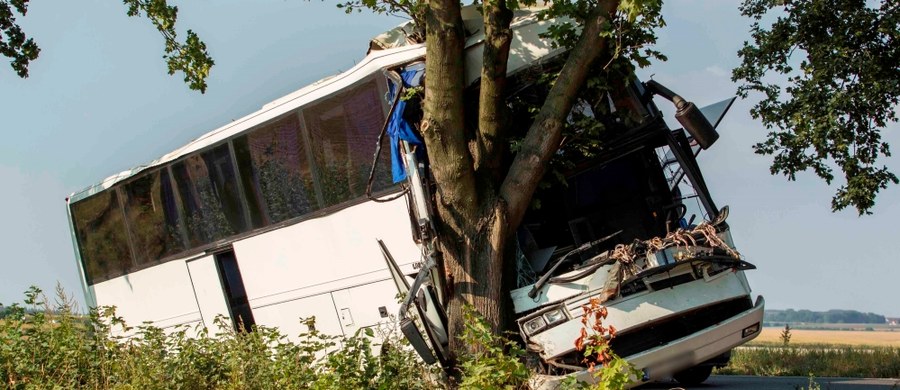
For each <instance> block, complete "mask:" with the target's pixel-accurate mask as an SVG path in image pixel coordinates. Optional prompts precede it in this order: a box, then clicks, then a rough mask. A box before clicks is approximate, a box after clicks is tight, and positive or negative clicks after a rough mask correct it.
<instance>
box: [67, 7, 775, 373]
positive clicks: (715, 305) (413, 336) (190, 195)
mask: <svg viewBox="0 0 900 390" xmlns="http://www.w3.org/2000/svg"><path fill="white" fill-rule="evenodd" d="M463 16H464V21H465V23H466V26H467V30H469V31H472V32H474V34H473V35H472V36H470V37H469V38H468V43H467V51H466V54H465V55H466V61H467V82H468V83H470V84H474V83H475V82H476V81H477V78H478V77H479V69H480V62H481V50H480V47H481V40H482V38H483V35H482V34H481V33H480V31H483V29H481V28H480V26H479V23H480V15H479V13H478V12H477V10H475V9H474V7H466V8H465V9H464V15H463ZM551 24H552V22H548V21H539V20H538V19H537V18H536V17H535V12H534V10H528V9H526V10H519V11H516V18H515V20H514V21H513V24H512V27H513V30H514V34H515V38H514V39H513V46H512V49H511V51H510V52H511V55H510V62H509V67H508V68H509V72H510V75H511V77H512V78H513V79H514V80H520V81H521V80H522V79H524V77H520V75H525V74H528V73H529V72H527V71H528V70H532V69H535V67H536V66H553V65H552V63H553V60H554V58H557V55H558V54H560V53H562V50H561V49H558V48H554V46H553V45H552V44H551V43H550V42H549V41H547V40H546V39H543V38H541V37H540V36H539V35H540V34H541V33H542V32H545V31H547V28H548V27H549V26H550V25H551ZM402 31H403V27H402V26H401V27H399V28H397V29H394V30H391V31H389V32H387V33H385V34H383V35H381V36H379V37H378V38H376V40H375V41H373V43H372V45H371V48H372V50H371V52H370V53H369V55H368V56H367V57H366V58H365V59H363V60H362V61H360V62H359V64H357V65H356V66H355V67H354V68H352V69H350V70H348V71H346V72H344V73H341V74H339V75H336V76H333V77H330V78H327V79H324V80H321V81H319V82H316V83H314V84H312V85H310V86H308V87H305V88H303V89H300V90H298V91H296V92H294V93H291V94H289V95H287V96H285V97H283V98H281V99H278V100H276V101H274V102H271V103H269V104H266V105H265V106H264V107H263V108H262V109H261V110H259V111H257V112H254V113H252V114H249V115H247V116H245V117H243V118H241V119H238V120H235V121H233V122H231V123H229V124H227V125H225V126H223V127H221V128H218V129H216V130H213V131H211V132H208V133H206V134H204V135H202V136H200V137H198V138H197V139H195V140H194V141H192V142H190V143H188V144H187V145H185V146H183V147H181V148H179V149H177V150H175V151H173V152H171V153H169V154H166V155H164V156H162V157H160V158H158V159H156V160H154V161H152V162H150V163H148V164H145V165H142V166H139V167H136V168H133V169H130V170H127V171H124V172H122V173H119V174H117V175H114V176H111V177H109V178H107V179H105V180H103V181H102V182H100V183H98V184H96V185H93V186H91V187H88V188H86V189H84V190H82V191H79V192H76V193H73V194H71V195H70V196H69V197H68V198H67V202H68V211H69V213H68V214H69V221H70V226H71V232H72V237H73V242H74V246H75V254H76V259H77V261H78V269H79V270H80V273H81V277H82V282H83V286H84V290H85V296H86V300H87V302H88V304H89V305H90V306H115V307H116V308H117V314H118V315H120V316H121V317H123V319H124V320H125V321H126V322H127V323H129V324H141V323H145V322H149V323H151V324H153V325H154V326H157V327H159V328H162V329H164V330H166V329H172V328H174V327H177V326H181V325H188V326H205V327H207V328H211V327H213V319H214V318H215V317H216V316H219V315H222V316H225V317H227V318H229V319H230V320H231V321H232V325H233V326H234V327H235V329H251V328H252V326H253V325H264V326H268V327H277V328H279V329H280V330H281V331H282V333H284V334H286V335H288V336H296V335H298V334H299V333H300V332H301V331H302V328H301V326H302V325H301V323H300V321H299V319H300V318H301V317H310V316H315V317H316V327H317V329H318V330H319V331H322V332H323V333H326V334H331V335H352V334H354V333H355V332H356V331H358V330H359V329H361V328H364V327H369V326H374V325H376V324H379V323H383V322H385V321H388V319H389V317H391V316H392V315H395V314H398V313H399V315H400V322H401V326H402V328H403V331H404V334H405V335H407V337H408V338H410V341H411V342H412V343H413V346H414V347H416V349H417V351H418V352H419V353H420V355H422V357H423V359H424V360H425V361H427V362H431V361H440V360H443V355H444V352H443V350H444V347H445V345H446V342H447V338H446V334H445V331H444V330H443V329H444V324H443V321H445V316H443V315H442V312H441V304H442V303H443V302H444V297H443V289H444V286H441V285H440V279H441V278H440V277H438V276H437V275H435V274H436V273H435V272H432V271H434V269H435V267H434V261H433V258H432V257H431V256H432V255H433V253H432V250H433V246H432V245H431V242H429V241H427V240H423V239H422V236H421V235H420V234H419V232H421V228H422V227H423V226H426V225H427V223H428V220H429V218H430V215H429V211H428V210H429V204H428V203H429V202H430V199H431V198H430V197H429V196H428V188H429V187H430V185H429V179H428V167H427V166H426V165H425V163H424V161H426V160H425V159H421V157H422V153H423V147H421V146H415V143H416V142H415V140H414V139H415V130H414V123H412V124H411V123H410V121H412V119H410V116H411V115H414V114H412V112H414V111H415V109H416V107H415V102H401V101H399V100H398V99H397V98H396V97H397V96H399V93H398V90H399V89H400V88H404V87H409V86H415V85H418V84H419V83H420V81H421V76H422V73H423V72H424V70H423V67H422V61H423V58H424V54H425V53H424V52H425V49H424V46H423V45H420V44H410V43H408V42H405V40H404V39H403V36H404V35H403V33H402ZM531 73H533V72H531ZM520 84H521V85H520V86H521V87H522V88H521V89H519V92H518V93H523V91H526V92H527V91H530V90H529V88H530V87H529V86H528V85H525V83H521V82H520ZM532 92H534V91H532ZM653 94H657V95H661V96H664V97H666V98H669V99H673V98H675V100H676V101H680V100H679V99H680V98H678V97H675V96H674V94H673V93H671V91H668V90H666V89H665V88H664V87H661V86H659V85H658V84H655V83H653V82H648V83H646V84H645V83H640V82H634V83H629V84H624V85H622V86H620V88H619V89H618V91H617V92H615V93H610V94H609V95H607V96H604V97H603V98H602V99H600V100H601V101H597V102H583V103H584V104H582V109H585V110H590V111H591V112H592V114H593V115H598V116H599V115H601V114H603V115H609V118H610V122H609V123H608V126H610V127H612V128H616V129H619V130H621V134H620V136H618V137H617V138H616V139H615V142H613V143H612V144H611V145H615V147H612V148H610V149H608V150H607V152H606V153H602V154H601V155H598V156H594V157H592V158H590V159H583V160H582V161H580V162H579V163H578V164H576V166H575V167H574V168H572V169H571V170H570V171H568V172H567V173H565V176H566V180H567V182H568V183H569V184H568V185H553V186H551V187H550V188H547V189H544V190H542V191H540V192H539V193H538V194H536V196H537V197H539V198H540V199H541V200H542V204H543V205H544V206H543V207H541V208H540V209H535V210H532V211H530V212H529V213H528V214H527V215H526V217H525V220H524V222H523V224H522V226H520V227H519V228H518V231H517V238H518V239H517V242H518V244H519V247H520V252H521V260H522V261H521V262H520V263H521V266H520V268H519V269H518V270H517V271H518V273H519V275H520V278H519V279H520V287H521V288H519V289H517V290H514V291H511V294H512V298H513V302H514V306H515V309H516V312H517V313H518V315H520V320H519V323H520V327H521V331H522V336H523V338H524V339H525V340H526V341H527V343H528V344H529V346H530V348H531V350H532V352H534V353H536V354H538V355H539V356H540V357H541V359H542V360H543V361H544V363H545V364H547V365H548V368H549V369H550V371H552V372H554V373H559V374H567V373H571V372H574V373H576V374H577V373H578V372H580V370H579V366H578V362H576V361H574V360H573V359H572V358H571V355H572V347H573V343H572V342H573V341H574V339H575V338H576V337H577V334H578V332H577V331H573V329H570V328H572V327H573V326H575V323H576V322H578V321H577V317H578V307H579V305H580V304H581V303H582V301H584V300H586V299H588V298H589V297H591V296H594V295H596V294H597V292H598V291H599V290H600V289H602V288H603V287H607V288H608V287H609V285H610V283H611V282H609V281H608V280H611V279H610V278H609V276H605V275H606V274H608V273H609V272H610V269H611V267H613V266H615V261H610V260H609V259H610V257H609V249H611V248H612V247H613V246H614V245H615V244H620V243H630V242H633V241H635V240H639V241H640V240H649V239H651V238H653V237H657V236H664V235H665V234H666V233H667V232H669V231H671V230H673V229H676V228H678V227H683V228H690V227H693V226H695V225H697V224H699V223H701V221H703V220H704V219H706V220H709V221H710V222H707V224H708V225H709V224H711V223H713V222H716V223H715V228H716V229H717V233H718V234H719V235H720V236H721V237H722V238H723V240H724V241H723V242H726V243H727V244H728V245H729V246H733V244H731V241H730V236H729V235H728V228H727V224H725V223H721V221H722V220H723V219H724V216H725V215H727V212H725V213H722V212H720V211H719V209H717V208H716V206H715V204H714V203H713V201H712V198H711V196H710V194H709V192H708V190H707V189H706V185H705V184H704V181H703V178H702V175H701V174H700V171H699V168H698V166H697V164H696V160H695V159H694V157H695V156H696V153H698V152H699V146H703V147H708V146H709V144H711V143H712V142H713V141H714V140H715V137H714V135H715V131H714V130H712V127H711V126H710V125H709V124H706V126H707V127H709V129H707V130H708V131H711V133H709V132H707V133H703V132H702V131H701V132H700V133H697V132H696V131H693V130H694V129H693V128H692V127H691V126H690V125H688V126H686V127H687V128H688V130H689V132H687V133H686V132H685V131H682V130H677V131H671V130H670V129H669V128H668V127H667V126H666V124H665V122H664V121H663V120H662V116H661V114H660V112H659V110H658V109H657V108H656V106H655V105H654V104H653V101H652V96H653ZM730 102H731V101H730V100H728V101H725V102H722V103H720V104H717V105H714V106H711V107H708V108H707V109H704V111H703V114H704V115H705V117H706V118H708V119H709V121H710V122H712V125H713V126H714V125H716V124H717V123H718V121H719V119H721V116H722V115H724V113H725V111H727V108H728V106H729V105H730ZM407 105H408V107H407ZM679 112H681V111H679ZM691 112H693V113H694V114H695V115H694V116H695V117H696V116H697V115H699V114H697V111H696V110H694V111H691ZM612 114H615V115H612ZM688 116H690V115H688ZM612 118H616V119H615V120H613V119H612ZM694 119H696V118H694ZM404 129H405V130H406V132H404ZM385 130H387V133H388V134H389V136H387V137H384V138H381V136H382V135H383V133H384V132H385ZM701 130H702V129H701ZM379 142H380V143H379ZM697 144H699V146H698V145H697ZM379 145H380V146H383V151H382V152H381V153H376V149H378V147H379ZM413 149H416V150H418V154H417V152H414V151H413ZM417 158H418V159H419V160H417ZM375 161H377V163H376V162H375ZM367 189H368V191H367ZM373 199H378V201H373ZM692 215H693V217H692ZM601 237H609V239H607V240H599V239H600V238H601ZM433 239H440V237H435V238H433ZM704 245H706V244H704V242H703V240H700V241H699V243H698V244H697V246H696V247H697V248H701V249H702V248H706V249H708V251H706V252H709V253H707V254H708V255H709V256H705V257H703V256H699V257H697V256H695V257H692V258H689V259H682V258H681V257H678V260H677V261H676V260H673V258H674V257H673V256H676V255H678V254H677V253H675V252H673V251H677V250H680V249H679V248H668V249H664V250H662V251H658V252H654V251H645V252H642V256H644V255H645V258H646V260H643V261H642V262H639V263H640V268H641V270H640V271H641V272H640V273H638V274H636V275H632V277H630V278H628V279H627V280H618V281H616V283H615V286H614V287H615V290H616V291H615V294H614V295H615V296H613V297H612V299H610V300H609V305H610V311H611V321H612V322H611V323H613V324H614V325H616V326H617V328H619V329H620V337H619V340H626V341H623V342H619V343H618V345H617V346H615V348H616V349H617V351H619V352H620V354H621V355H623V356H625V357H627V358H629V359H630V360H632V361H633V362H636V365H637V366H638V368H640V369H643V370H644V372H645V373H646V375H645V376H646V377H645V378H643V379H644V380H651V379H655V378H659V377H661V376H664V375H668V374H671V373H675V372H681V373H682V378H684V379H685V380H686V381H690V380H689V379H691V378H689V374H691V373H693V377H692V378H693V379H697V378H698V377H702V376H703V375H702V374H703V373H704V372H705V373H706V375H708V373H709V371H708V370H707V368H708V367H711V366H712V365H715V364H721V363H722V361H723V359H727V353H728V351H730V350H731V349H732V348H733V347H734V346H737V345H740V344H742V343H743V342H746V341H748V340H749V339H751V338H753V337H755V335H756V334H757V333H758V332H756V331H753V326H756V329H757V330H758V327H759V325H760V321H761V316H762V301H761V298H760V299H759V300H758V301H757V303H756V304H753V302H751V300H750V287H749V285H748V284H747V282H746V278H745V277H744V275H743V270H744V269H749V268H752V266H751V265H749V264H748V263H746V262H743V261H742V260H740V259H739V258H732V259H731V260H728V259H725V260H723V259H722V256H721V254H720V253H718V252H716V253H713V249H716V248H712V247H711V246H710V245H706V246H704ZM681 249H684V248H681ZM720 249H722V248H718V249H716V250H720ZM701 252H703V251H702V250H701ZM706 252H703V253H706ZM694 253H695V251H693V250H692V251H691V254H694ZM604 256H605V257H604ZM678 256H681V255H678ZM386 259H387V260H388V261H387V262H386V261H385V260H386ZM682 260H684V261H682ZM725 271H728V272H725ZM404 275H408V276H404ZM417 275H418V277H416V279H415V280H413V277H415V276H417ZM410 282H412V287H411V288H410V287H409V285H410ZM426 287H430V288H426ZM398 288H399V289H400V290H401V292H405V291H410V290H412V293H411V294H408V296H409V297H410V298H409V299H407V301H406V302H403V303H398V302H397V300H396V295H397V291H398ZM415 297H418V299H415ZM425 300H431V301H432V302H431V303H432V304H431V305H430V306H429V308H427V309H426V308H419V309H418V310H420V314H421V315H420V316H419V318H425V319H426V320H427V321H426V323H425V324H422V323H416V322H413V321H412V319H411V317H410V316H408V315H407V314H406V313H407V312H408V310H411V309H412V306H413V304H414V303H421V302H423V301H425ZM550 312H552V314H553V315H549V313H550ZM560 315H561V316H560ZM535 319H540V320H535ZM688 323H690V325H685V324H688ZM723 324H726V325H727V324H730V325H727V326H726V325H723ZM661 328H664V329H669V331H666V332H659V331H656V330H658V329H661ZM573 332H574V333H573ZM423 334H426V335H427V336H423ZM648 335H653V337H649V336H648ZM736 335H737V336H736ZM535 346H537V347H535ZM686 348H691V351H687V349H686ZM686 351H687V352H686ZM688 352H690V353H688ZM676 353H679V354H680V355H678V356H680V357H679V359H678V362H677V364H676V363H672V361H674V360H673V359H672V356H674V355H673V354H676ZM685 353H688V355H689V357H687V358H686V357H685V356H687V355H685ZM648 356H649V357H648ZM663 362H668V363H666V364H663ZM694 366H697V367H699V368H691V367H694ZM692 369H693V370H694V371H690V370H692ZM685 370H687V371H685ZM698 372H699V374H698ZM703 379H705V378H703ZM700 380H701V381H702V379H700ZM548 383H549V382H548Z"/></svg>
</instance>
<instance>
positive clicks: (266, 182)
mask: <svg viewBox="0 0 900 390" xmlns="http://www.w3.org/2000/svg"><path fill="white" fill-rule="evenodd" d="M302 137H303V134H302V133H301V132H300V120H299V119H298V117H297V115H296V114H291V115H288V116H286V117H284V118H282V119H279V120H277V121H275V122H274V123H270V124H267V125H265V126H262V127H260V128H258V129H254V130H253V131H252V132H251V133H250V134H248V135H246V136H243V137H240V138H237V139H235V140H234V153H235V157H236V158H237V161H238V167H239V169H240V171H241V180H242V181H243V185H244V194H245V195H246V197H247V203H248V205H249V207H250V211H251V213H250V214H251V217H252V220H253V225H254V227H261V226H264V225H266V224H269V223H277V222H281V221H284V220H287V219H290V218H294V217H298V216H301V215H303V214H306V213H308V212H310V211H313V210H315V209H317V208H318V200H317V199H316V194H315V188H314V186H313V181H312V175H311V174H310V170H309V164H308V160H307V159H308V157H307V153H306V146H305V145H304V142H303V141H302Z"/></svg>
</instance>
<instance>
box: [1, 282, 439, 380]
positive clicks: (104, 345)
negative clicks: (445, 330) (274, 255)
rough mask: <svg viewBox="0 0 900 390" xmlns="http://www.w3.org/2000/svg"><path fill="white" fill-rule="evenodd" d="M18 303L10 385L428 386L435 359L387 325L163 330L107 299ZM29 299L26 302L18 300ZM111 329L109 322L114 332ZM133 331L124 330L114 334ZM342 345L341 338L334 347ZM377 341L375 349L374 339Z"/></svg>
mask: <svg viewBox="0 0 900 390" xmlns="http://www.w3.org/2000/svg"><path fill="white" fill-rule="evenodd" d="M25 305H27V307H21V306H19V305H13V306H11V307H8V308H6V310H5V313H6V318H5V319H4V320H2V321H0V383H2V385H0V387H6V388H9V389H74V388H78V389H150V390H153V389H186V390H193V389H198V390H199V389H347V388H358V389H396V388H403V389H412V390H415V389H434V388H440V387H443V382H441V379H440V378H441V376H440V375H439V373H437V372H435V369H434V368H433V367H428V366H425V365H422V364H421V363H420V362H419V361H418V360H417V359H416V357H415V355H414V353H413V352H412V351H411V350H410V349H409V348H407V347H406V345H405V344H404V341H403V340H402V339H401V338H400V337H399V336H398V335H397V334H396V332H394V331H393V330H391V329H377V330H378V332H379V333H380V334H379V336H380V337H379V338H378V339H377V340H378V342H379V343H380V344H379V345H375V341H374V340H376V338H375V337H374V336H375V331H376V330H373V329H371V328H368V329H366V330H365V331H364V332H362V333H360V334H357V335H354V336H353V337H349V338H335V337H330V336H326V335H323V334H321V333H319V332H318V331H316V330H315V327H314V326H310V325H313V320H312V319H307V320H303V321H304V322H305V323H306V325H307V327H308V328H309V329H310V330H309V331H308V332H306V333H302V334H300V335H299V341H298V342H291V341H289V340H288V339H287V337H286V336H284V335H282V334H281V333H279V332H278V330H275V329H271V328H266V327H262V326H260V327H256V328H254V329H253V331H252V332H235V331H233V330H232V328H231V327H230V324H228V323H226V321H224V319H223V318H218V319H217V320H216V324H217V325H218V329H219V333H217V334H215V335H214V336H211V335H209V334H208V332H207V331H206V329H205V328H202V327H197V328H188V327H180V328H177V329H176V330H175V331H173V332H170V333H166V332H163V331H162V330H161V329H159V328H155V327H153V326H149V325H146V324H145V325H141V326H138V327H137V328H129V327H128V326H127V325H126V324H125V323H124V322H123V321H122V319H121V318H118V317H116V315H115V311H114V310H113V309H111V308H101V309H99V310H92V311H91V313H90V314H89V315H87V316H83V315H78V314H76V309H75V306H74V304H73V303H72V301H71V300H70V299H68V298H66V296H65V294H63V293H62V291H58V292H57V299H56V303H55V304H51V303H50V302H48V300H47V299H46V298H45V297H44V296H43V295H42V294H41V291H40V290H38V289H36V288H32V289H30V290H29V291H28V292H27V293H26V300H25ZM26 309H27V310H26ZM113 330H116V331H117V332H113ZM117 333H118V334H121V333H127V334H134V336H133V337H130V338H123V337H117V336H113V334H117ZM338 347H340V348H338ZM375 348H378V349H380V351H379V352H380V353H374V352H373V349H375Z"/></svg>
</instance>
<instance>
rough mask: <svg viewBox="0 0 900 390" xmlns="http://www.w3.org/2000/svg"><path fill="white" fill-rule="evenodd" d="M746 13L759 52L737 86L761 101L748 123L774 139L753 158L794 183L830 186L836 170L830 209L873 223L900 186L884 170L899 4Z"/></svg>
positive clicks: (778, 1) (748, 8)
mask: <svg viewBox="0 0 900 390" xmlns="http://www.w3.org/2000/svg"><path fill="white" fill-rule="evenodd" d="M740 10H741V12H742V14H743V15H744V16H748V17H751V18H753V19H754V22H753V24H752V26H751V31H750V32H751V36H752V40H753V42H745V43H744V47H743V48H742V49H741V50H740V51H739V52H738V55H739V56H740V57H741V59H742V63H741V65H740V66H739V67H737V68H735V69H734V72H733V74H732V79H733V80H734V81H736V82H741V83H742V84H741V85H740V87H739V89H738V94H739V95H740V96H741V97H745V98H746V97H747V96H748V95H749V94H750V93H751V92H759V93H762V95H763V99H762V100H761V101H760V102H759V103H757V104H756V105H755V106H754V107H753V109H752V110H751V115H753V117H754V118H756V119H760V120H761V121H762V123H763V125H765V126H766V128H767V129H769V130H771V131H770V132H769V133H768V137H767V138H766V140H765V141H763V142H760V143H758V144H756V145H755V146H754V148H755V150H756V153H758V154H763V155H774V159H773V162H772V165H771V168H770V170H771V172H772V174H775V173H781V174H784V175H785V176H787V177H788V179H789V180H794V179H795V178H796V174H797V172H802V171H806V170H812V171H813V172H815V173H816V175H818V176H819V177H820V178H822V179H824V180H825V181H826V182H827V183H829V184H831V182H832V181H833V180H834V179H835V174H834V169H835V168H837V169H839V170H840V172H841V174H842V175H843V177H844V183H843V184H842V185H841V186H840V187H839V188H838V189H837V192H836V193H835V195H834V197H833V198H832V202H831V205H832V209H833V210H834V211H837V210H842V209H844V208H846V207H848V206H853V207H855V208H856V210H857V211H858V212H859V214H860V215H862V214H871V209H872V207H873V206H874V205H875V197H876V195H877V194H878V192H879V191H880V190H883V189H885V188H887V186H888V185H889V184H890V183H894V184H896V183H898V179H897V176H896V175H894V174H893V173H892V172H890V171H889V170H888V168H887V167H886V166H884V165H882V161H883V158H885V157H889V156H890V155H891V152H890V148H889V147H888V144H887V143H886V142H884V141H883V140H882V137H881V133H882V131H883V130H884V128H885V127H886V126H887V125H888V124H889V123H891V122H896V121H897V112H896V109H897V102H898V98H900V29H898V27H900V3H898V2H897V1H895V0H881V1H880V3H879V2H876V1H866V0H795V1H784V0H744V2H743V4H742V5H741V7H740ZM770 13H773V14H777V15H778V17H777V18H774V21H773V22H771V24H769V23H768V21H770V20H772V19H773V18H772V17H771V16H772V15H769V14H770ZM785 78H786V80H787V82H786V84H787V86H786V87H785V88H784V89H782V87H781V85H780V84H779V81H778V80H784V79H785ZM773 80H774V81H773Z"/></svg>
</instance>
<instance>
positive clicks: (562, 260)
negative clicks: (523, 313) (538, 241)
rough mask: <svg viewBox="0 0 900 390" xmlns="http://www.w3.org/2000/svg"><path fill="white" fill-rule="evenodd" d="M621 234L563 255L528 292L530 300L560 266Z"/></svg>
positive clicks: (616, 233) (609, 236) (588, 243)
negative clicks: (572, 257)
mask: <svg viewBox="0 0 900 390" xmlns="http://www.w3.org/2000/svg"><path fill="white" fill-rule="evenodd" d="M620 233H622V231H621V230H619V231H617V232H615V233H613V234H610V235H608V236H606V237H603V238H601V239H599V240H595V241H591V242H586V243H584V244H582V245H581V246H579V247H578V248H575V249H573V250H571V251H569V252H568V253H566V254H565V255H563V256H562V257H560V258H559V260H557V261H556V263H555V264H553V267H551V268H550V270H549V271H547V272H546V273H545V274H544V275H543V276H541V278H540V279H538V281H537V282H536V283H535V284H534V286H532V287H531V291H529V292H528V297H529V298H534V297H536V296H537V293H538V291H540V290H541V288H542V287H544V285H545V284H547V281H548V280H550V277H551V276H553V274H554V273H555V272H556V270H557V269H558V268H559V266H560V265H562V264H563V263H565V262H566V260H568V259H569V257H571V256H574V255H578V254H581V253H584V252H585V251H587V250H588V249H591V248H593V247H595V246H597V245H599V244H601V243H603V242H606V241H608V240H609V239H611V238H613V237H615V236H617V235H619V234H620Z"/></svg>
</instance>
